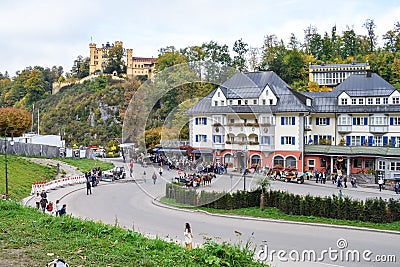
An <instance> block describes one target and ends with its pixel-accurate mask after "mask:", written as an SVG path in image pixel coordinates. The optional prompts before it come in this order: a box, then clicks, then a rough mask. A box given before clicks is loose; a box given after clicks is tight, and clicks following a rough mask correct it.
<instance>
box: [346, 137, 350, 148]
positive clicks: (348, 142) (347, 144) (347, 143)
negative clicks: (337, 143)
mask: <svg viewBox="0 0 400 267" xmlns="http://www.w3.org/2000/svg"><path fill="white" fill-rule="evenodd" d="M350 143H351V137H350V136H346V146H350Z"/></svg>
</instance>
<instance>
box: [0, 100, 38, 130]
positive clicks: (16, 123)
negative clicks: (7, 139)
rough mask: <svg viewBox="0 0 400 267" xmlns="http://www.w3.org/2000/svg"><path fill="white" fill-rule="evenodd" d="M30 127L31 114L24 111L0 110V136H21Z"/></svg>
mask: <svg viewBox="0 0 400 267" xmlns="http://www.w3.org/2000/svg"><path fill="white" fill-rule="evenodd" d="M31 125H32V114H31V113H29V112H28V111H26V110H24V109H18V108H11V107H10V108H0V136H11V135H13V136H21V135H22V134H23V133H24V132H25V131H26V130H27V129H29V127H31Z"/></svg>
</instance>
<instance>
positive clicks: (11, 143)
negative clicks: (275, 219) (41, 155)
mask: <svg viewBox="0 0 400 267" xmlns="http://www.w3.org/2000/svg"><path fill="white" fill-rule="evenodd" d="M10 128H11V129H12V130H11V141H10V145H13V144H14V140H13V137H14V130H13V127H10V126H9V127H7V128H6V130H5V132H4V133H5V134H4V135H5V147H4V150H5V151H4V156H5V160H4V162H5V165H6V166H5V169H6V198H8V159H7V152H8V151H7V148H8V146H7V144H8V140H7V130H8V129H10Z"/></svg>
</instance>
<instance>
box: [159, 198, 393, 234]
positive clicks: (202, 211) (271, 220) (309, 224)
mask: <svg viewBox="0 0 400 267" xmlns="http://www.w3.org/2000/svg"><path fill="white" fill-rule="evenodd" d="M158 198H159V197H157V198H153V200H152V204H153V205H155V206H158V207H161V208H166V209H171V210H178V211H183V212H190V213H203V214H206V215H208V216H214V217H222V218H231V219H237V220H249V221H261V222H271V223H285V224H294V225H306V226H318V227H325V228H336V229H346V230H355V231H365V232H375V233H386V234H392V235H393V234H394V235H400V231H393V230H382V229H374V228H366V227H357V226H348V225H336V224H324V223H309V222H296V221H288V220H278V219H270V218H260V217H250V216H245V215H232V214H219V213H211V212H208V211H204V210H197V209H196V210H191V209H185V208H178V207H174V206H171V205H167V204H165V203H162V202H161V201H160V200H159V199H158Z"/></svg>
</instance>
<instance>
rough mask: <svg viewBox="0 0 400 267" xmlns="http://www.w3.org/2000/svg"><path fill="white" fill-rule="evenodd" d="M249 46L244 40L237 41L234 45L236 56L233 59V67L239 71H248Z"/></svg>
mask: <svg viewBox="0 0 400 267" xmlns="http://www.w3.org/2000/svg"><path fill="white" fill-rule="evenodd" d="M248 46H249V45H248V44H246V43H244V42H243V40H242V39H239V40H237V41H235V43H234V45H233V52H235V54H236V55H235V56H234V57H233V66H234V67H235V68H236V69H237V70H238V71H241V72H242V71H245V70H246V54H247V52H248V51H249V49H248V48H247V47H248Z"/></svg>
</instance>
